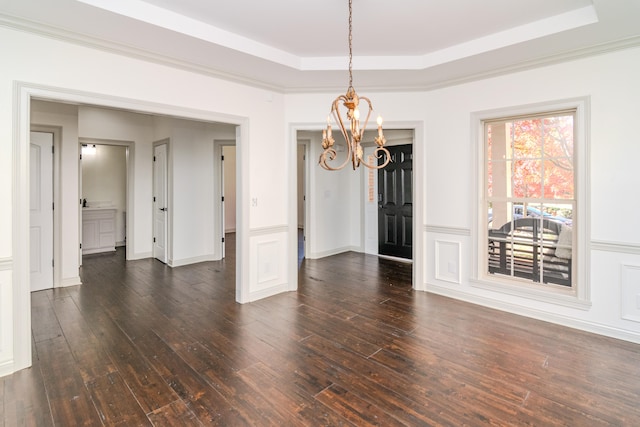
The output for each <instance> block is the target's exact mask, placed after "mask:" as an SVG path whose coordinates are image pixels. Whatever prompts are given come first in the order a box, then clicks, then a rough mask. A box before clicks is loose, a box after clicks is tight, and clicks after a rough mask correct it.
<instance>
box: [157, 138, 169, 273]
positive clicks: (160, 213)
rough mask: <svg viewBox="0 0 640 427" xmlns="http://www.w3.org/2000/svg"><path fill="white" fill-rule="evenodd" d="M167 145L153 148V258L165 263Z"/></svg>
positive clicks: (158, 145)
mask: <svg viewBox="0 0 640 427" xmlns="http://www.w3.org/2000/svg"><path fill="white" fill-rule="evenodd" d="M167 194H168V188H167V144H166V143H163V144H157V145H155V146H154V147H153V256H154V258H156V259H158V260H159V261H162V262H164V263H166V262H167V223H168V222H167V216H168V208H167V205H168V201H167V199H168V196H167Z"/></svg>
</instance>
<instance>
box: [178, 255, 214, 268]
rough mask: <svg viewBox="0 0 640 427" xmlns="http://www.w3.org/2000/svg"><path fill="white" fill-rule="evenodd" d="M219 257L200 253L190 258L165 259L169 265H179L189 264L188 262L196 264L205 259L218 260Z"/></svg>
mask: <svg viewBox="0 0 640 427" xmlns="http://www.w3.org/2000/svg"><path fill="white" fill-rule="evenodd" d="M219 260H220V258H219V257H218V258H216V256H215V254H208V255H201V256H197V257H192V258H182V259H178V260H168V261H167V265H168V266H169V267H180V266H183V265H189V264H197V263H199V262H205V261H219Z"/></svg>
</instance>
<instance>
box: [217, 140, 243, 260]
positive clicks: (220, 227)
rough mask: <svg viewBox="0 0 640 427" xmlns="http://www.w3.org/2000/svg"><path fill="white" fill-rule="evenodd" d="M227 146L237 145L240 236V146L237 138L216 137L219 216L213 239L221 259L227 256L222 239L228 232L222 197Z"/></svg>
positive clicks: (237, 210) (237, 202)
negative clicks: (224, 156) (223, 154)
mask: <svg viewBox="0 0 640 427" xmlns="http://www.w3.org/2000/svg"><path fill="white" fill-rule="evenodd" d="M227 146H233V147H236V162H235V163H236V164H235V166H236V176H235V179H236V194H235V196H236V236H238V234H237V232H238V212H240V211H239V208H240V206H239V203H240V201H239V200H238V183H239V182H240V181H241V176H239V167H238V166H239V165H238V146H237V145H236V140H235V139H214V140H213V165H214V171H217V177H216V176H215V174H214V177H213V179H214V183H213V188H214V195H213V200H214V203H215V205H214V210H213V211H214V212H218V213H219V215H218V217H217V218H216V219H215V220H214V221H215V225H214V227H213V230H214V236H213V239H214V240H213V241H214V242H217V243H216V245H217V247H218V250H217V251H216V255H219V257H220V259H223V258H225V256H226V242H223V241H222V239H223V237H224V235H225V233H226V216H225V213H224V206H225V205H224V204H225V203H226V200H225V201H224V202H223V201H222V197H224V195H225V194H224V162H225V161H226V160H225V161H223V160H222V153H223V148H224V147H227Z"/></svg>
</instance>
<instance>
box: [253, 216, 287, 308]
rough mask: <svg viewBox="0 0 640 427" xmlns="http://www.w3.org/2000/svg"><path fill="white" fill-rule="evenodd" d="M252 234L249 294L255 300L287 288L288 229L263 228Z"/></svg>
mask: <svg viewBox="0 0 640 427" xmlns="http://www.w3.org/2000/svg"><path fill="white" fill-rule="evenodd" d="M251 234H252V235H251V236H250V238H249V242H250V252H251V265H252V268H251V273H250V274H251V276H250V277H251V281H250V290H249V294H250V300H251V301H255V300H257V299H260V298H265V297H267V296H271V295H275V294H277V293H279V292H282V291H283V290H286V286H287V282H288V280H287V238H288V230H286V229H281V228H276V229H274V230H272V232H266V230H264V229H262V230H260V231H259V232H257V233H251ZM283 287H284V288H283Z"/></svg>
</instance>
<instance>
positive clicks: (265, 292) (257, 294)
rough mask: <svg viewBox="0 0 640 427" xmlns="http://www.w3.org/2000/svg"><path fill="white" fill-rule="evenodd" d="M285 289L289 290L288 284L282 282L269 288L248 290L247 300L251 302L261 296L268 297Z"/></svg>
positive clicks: (261, 297)
mask: <svg viewBox="0 0 640 427" xmlns="http://www.w3.org/2000/svg"><path fill="white" fill-rule="evenodd" d="M287 291H289V285H288V284H286V283H284V284H282V285H277V286H273V287H271V288H267V289H262V290H260V291H256V292H250V293H249V301H248V302H253V301H257V300H260V299H263V298H268V297H271V296H274V295H277V294H281V293H283V292H287Z"/></svg>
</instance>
